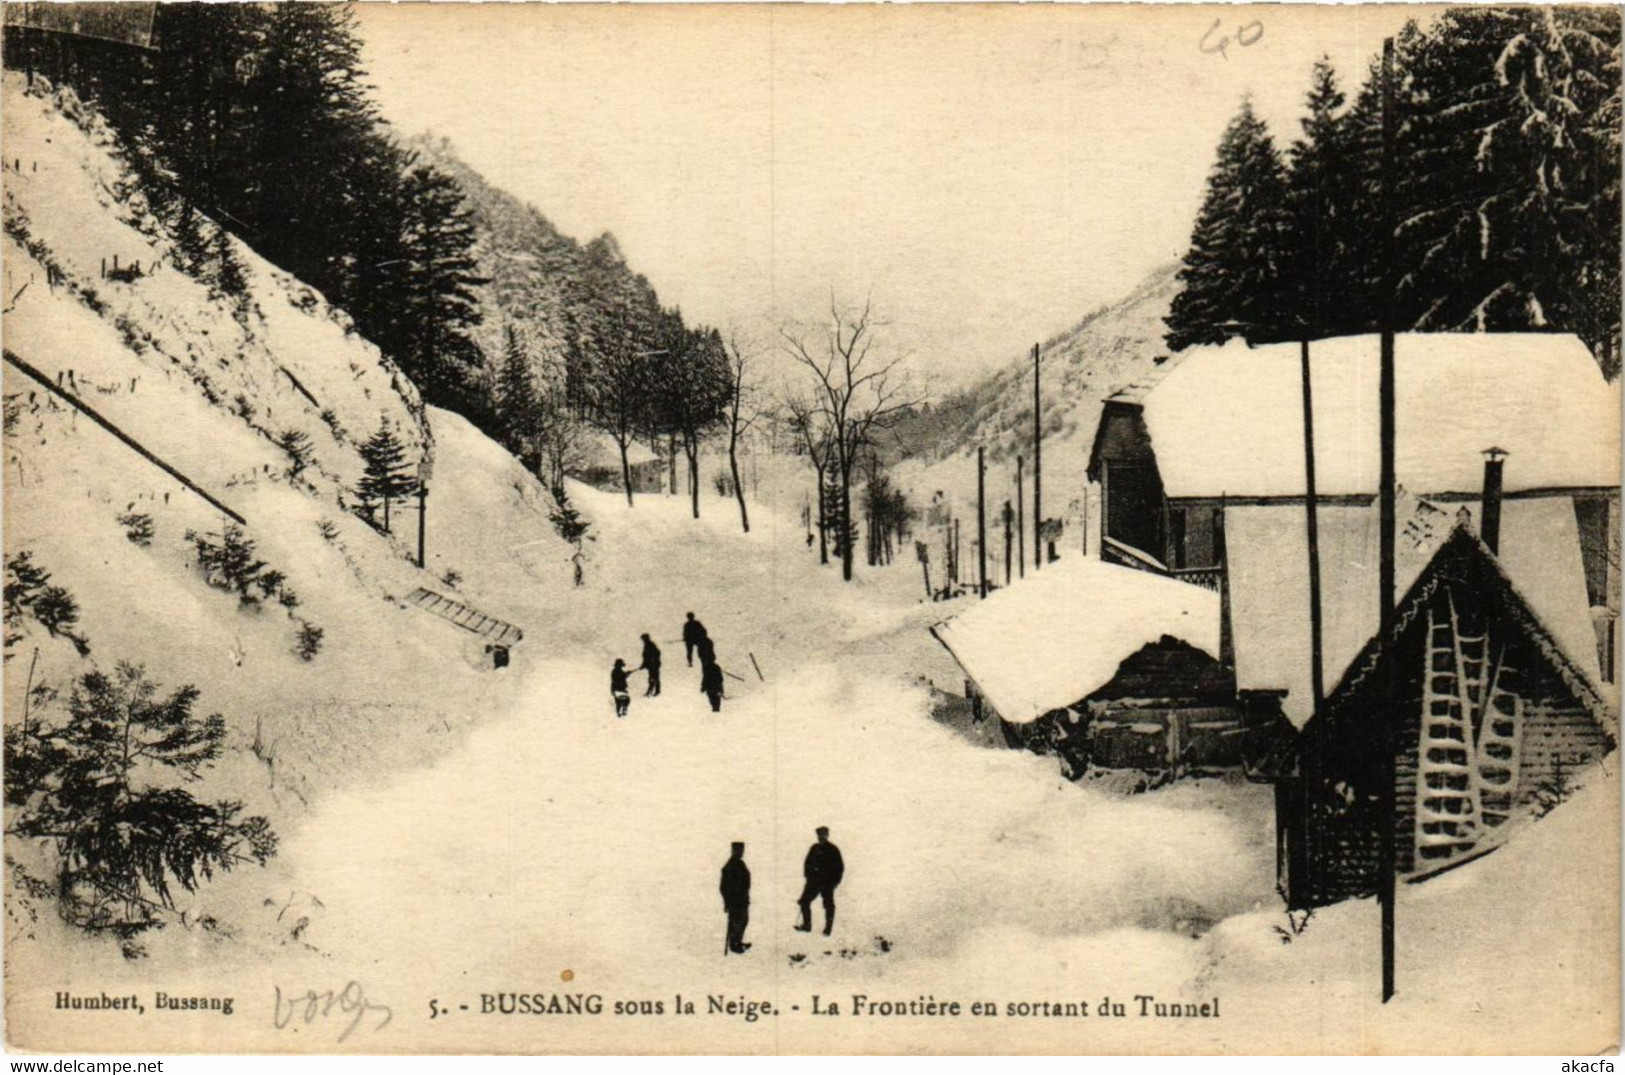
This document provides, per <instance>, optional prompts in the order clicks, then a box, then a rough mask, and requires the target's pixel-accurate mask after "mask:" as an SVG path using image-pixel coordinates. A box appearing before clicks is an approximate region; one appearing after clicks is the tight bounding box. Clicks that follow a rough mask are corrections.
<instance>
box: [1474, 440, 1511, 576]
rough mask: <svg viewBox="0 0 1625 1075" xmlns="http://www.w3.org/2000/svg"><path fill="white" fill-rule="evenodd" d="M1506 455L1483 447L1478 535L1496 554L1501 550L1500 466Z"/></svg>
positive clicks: (1503, 451)
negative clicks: (1482, 499) (1481, 493)
mask: <svg viewBox="0 0 1625 1075" xmlns="http://www.w3.org/2000/svg"><path fill="white" fill-rule="evenodd" d="M1506 457H1507V452H1506V451H1505V450H1504V449H1501V448H1486V449H1484V503H1483V506H1482V508H1481V509H1480V514H1479V520H1480V521H1479V524H1478V536H1479V538H1480V539H1482V540H1483V542H1484V544H1485V545H1487V546H1489V550H1490V551H1491V552H1493V553H1496V554H1499V553H1500V551H1501V467H1502V466H1503V464H1504V461H1505V460H1506Z"/></svg>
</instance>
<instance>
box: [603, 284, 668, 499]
mask: <svg viewBox="0 0 1625 1075" xmlns="http://www.w3.org/2000/svg"><path fill="white" fill-rule="evenodd" d="M602 321H603V325H602V331H601V335H600V337H599V339H598V340H597V341H595V342H596V344H597V348H596V349H597V354H596V356H595V358H596V361H595V362H594V363H593V364H592V366H591V368H590V370H589V372H588V382H587V398H588V420H589V421H591V422H592V424H593V425H595V426H597V427H598V428H599V429H601V430H603V431H604V432H605V433H607V434H609V437H610V439H611V440H613V441H614V442H615V447H616V448H618V449H620V454H621V485H622V486H623V487H624V488H625V490H626V506H627V507H631V506H632V466H631V462H630V460H629V459H628V457H627V452H628V449H629V448H630V447H631V445H632V441H633V439H634V438H635V437H636V436H637V434H638V432H639V431H640V430H641V429H642V428H643V425H644V423H645V421H646V418H647V413H648V400H649V373H650V363H649V358H650V356H651V355H653V354H655V353H656V352H655V351H654V350H651V349H650V348H649V347H648V346H647V345H648V343H649V342H650V339H649V336H650V334H649V330H648V327H647V326H646V325H645V324H644V323H643V322H642V320H641V319H640V318H639V316H638V314H637V312H636V311H634V310H633V309H632V305H631V303H630V302H626V301H621V302H617V303H614V304H612V305H610V306H609V308H608V309H607V310H605V311H604V314H603V317H602Z"/></svg>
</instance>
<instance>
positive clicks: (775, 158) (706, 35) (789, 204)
mask: <svg viewBox="0 0 1625 1075" xmlns="http://www.w3.org/2000/svg"><path fill="white" fill-rule="evenodd" d="M1433 10H1437V9H1429V8H1424V7H1419V6H1411V5H1390V6H1378V5H1369V6H1335V5H1305V6H1280V5H1259V6H1255V7H1197V6H1180V5H1168V6H1158V7H1148V6H1138V7H1127V6H1120V5H1111V4H1084V5H1056V6H1050V5H1034V4H1027V5H1020V6H1016V5H962V6H961V5H953V6H950V5H938V4H931V5H915V4H911V5H888V6H884V7H878V6H859V5H844V6H831V7H822V6H776V7H769V6H758V5H749V4H720V5H702V4H695V5H679V6H666V5H655V4H637V5H630V6H629V5H613V6H596V5H594V6H587V5H562V6H559V5H541V4H483V5H478V6H465V5H461V4H454V3H447V4H416V3H413V4H375V3H368V4H360V5H358V14H357V26H358V29H359V32H360V34H361V36H362V39H363V41H364V44H365V53H364V58H365V62H366V65H367V68H368V71H369V74H370V77H371V80H372V82H373V84H374V85H375V87H376V90H377V97H378V100H379V102H380V104H381V107H382V110H383V113H384V116H385V118H387V119H388V120H389V121H390V122H391V123H393V124H394V125H395V126H396V127H397V128H398V129H399V130H401V131H402V132H403V133H405V134H415V133H418V132H420V131H424V130H429V131H432V132H434V133H436V134H440V135H444V136H446V137H448V138H450V139H451V141H452V143H453V145H454V147H455V148H456V150H457V151H458V152H459V154H460V155H461V156H462V157H463V158H464V159H465V160H466V161H467V162H468V163H469V164H470V165H472V166H473V167H475V168H476V169H478V170H479V171H480V172H482V173H483V174H484V175H485V176H486V177H487V178H488V179H489V180H491V181H492V182H493V183H495V184H496V185H497V186H499V187H502V188H504V189H506V190H508V191H509V192H510V193H512V194H514V195H516V196H518V197H519V198H521V199H523V200H525V201H527V202H529V203H531V204H532V205H534V206H535V207H536V208H537V209H539V210H541V211H542V212H543V213H544V214H545V215H546V216H548V217H549V218H550V219H551V220H552V221H553V222H554V223H555V224H556V225H557V226H558V227H559V228H560V229H561V230H563V231H564V232H566V233H567V234H570V235H573V236H575V237H576V238H577V239H579V240H581V241H583V242H585V241H586V240H588V239H590V238H592V237H593V236H594V235H597V234H599V233H601V232H603V231H610V232H613V233H614V234H615V236H616V237H617V239H619V240H620V243H621V247H622V250H623V251H624V252H625V254H626V256H627V259H628V261H629V262H630V263H631V264H632V266H633V267H634V269H636V270H638V271H640V272H642V273H644V274H645V275H646V276H648V278H649V279H650V281H651V282H652V283H653V284H654V286H655V288H656V290H657V291H658V292H659V293H660V296H661V299H662V301H663V302H665V303H666V304H668V305H677V306H680V307H681V308H682V310H683V312H684V314H685V316H686V317H687V318H688V319H689V320H690V321H691V322H692V321H699V322H702V323H706V324H712V325H717V326H720V327H723V328H725V329H730V330H733V331H734V332H736V333H738V334H739V335H741V336H742V337H743V338H745V339H746V340H753V341H756V342H757V343H758V344H759V345H760V346H762V347H771V345H772V344H773V341H774V340H775V339H776V333H777V329H778V328H779V326H781V325H783V324H786V323H790V322H799V323H802V324H809V323H811V322H813V321H816V320H817V319H819V318H820V317H821V316H823V315H824V314H825V312H826V311H827V310H828V309H829V306H830V302H831V299H832V297H833V298H834V299H835V300H836V301H838V302H839V303H841V304H843V305H845V304H849V303H861V302H863V301H864V300H865V299H866V298H867V299H868V300H869V301H871V302H872V304H873V308H874V310H875V312H876V315H877V316H878V317H879V318H880V319H881V320H882V321H883V322H884V326H883V329H882V332H881V335H880V337H879V339H878V343H877V346H880V347H882V348H886V349H890V350H891V351H893V352H894V353H908V354H909V355H910V356H911V357H910V359H909V361H910V362H911V363H912V364H913V366H914V367H915V369H916V370H917V372H918V373H919V374H920V375H922V376H923V377H925V378H926V380H927V381H928V382H929V383H928V386H929V387H930V388H932V389H933V390H935V389H940V388H943V387H946V386H949V385H957V384H963V383H965V382H967V381H968V380H970V379H971V378H973V377H976V376H979V375H981V374H983V373H985V372H987V371H989V370H991V369H992V368H995V367H997V366H1001V365H1003V364H1005V363H1007V362H1009V361H1011V360H1012V359H1014V358H1016V357H1017V356H1018V355H1020V354H1021V353H1022V352H1023V351H1024V350H1025V349H1026V348H1028V347H1030V346H1031V344H1032V343H1033V342H1036V341H1038V340H1042V339H1046V338H1048V337H1049V336H1051V335H1052V334H1054V333H1055V332H1058V331H1060V330H1062V329H1065V328H1067V327H1068V326H1070V325H1071V324H1073V323H1075V322H1076V321H1077V320H1078V319H1080V318H1081V317H1082V316H1083V315H1084V314H1086V313H1088V312H1089V311H1090V310H1091V309H1092V308H1094V307H1095V306H1097V305H1099V304H1101V303H1103V302H1109V301H1112V300H1114V299H1116V298H1118V297H1120V296H1122V295H1124V294H1125V293H1127V292H1128V291H1129V290H1130V289H1132V288H1133V287H1134V286H1135V285H1136V284H1137V283H1139V282H1140V281H1141V280H1142V279H1144V278H1145V277H1146V275H1147V274H1149V273H1150V272H1152V271H1153V270H1155V269H1157V268H1158V267H1159V266H1163V265H1167V264H1170V263H1172V262H1174V261H1176V260H1177V259H1178V258H1179V257H1180V256H1181V255H1182V254H1183V252H1184V250H1185V248H1186V245H1187V243H1188V241H1189V238H1190V231H1191V225H1192V223H1193V221H1194V219H1195V216H1196V212H1197V209H1198V207H1199V205H1200V202H1201V198H1202V193H1203V188H1204V184H1205V179H1206V176H1207V173H1208V171H1209V169H1210V168H1211V166H1212V162H1213V155H1214V149H1215V147H1216V144H1217V141H1218V138H1219V135H1220V133H1221V132H1222V131H1223V129H1224V126H1225V124H1226V123H1227V122H1228V121H1229V120H1230V118H1231V117H1232V116H1233V115H1234V114H1235V111H1236V109H1237V108H1238V106H1239V104H1240V102H1241V100H1242V98H1243V97H1244V96H1249V95H1250V96H1251V98H1252V100H1253V103H1254V107H1255V108H1256V109H1257V110H1258V111H1259V113H1260V114H1261V115H1262V116H1263V117H1264V119H1265V120H1266V121H1267V122H1268V123H1269V125H1270V128H1271V130H1272V132H1273V133H1274V135H1275V137H1276V140H1277V142H1278V143H1279V144H1282V145H1285V144H1286V143H1288V142H1290V140H1291V139H1292V138H1293V137H1294V136H1296V135H1297V133H1298V130H1299V128H1298V118H1299V116H1300V115H1301V104H1302V100H1303V96H1304V93H1305V91H1306V90H1307V87H1308V78H1309V72H1310V68H1311V65H1312V64H1313V63H1314V61H1315V60H1316V59H1317V58H1318V57H1320V56H1322V55H1326V56H1329V57H1330V58H1331V60H1332V62H1333V64H1334V66H1335V67H1336V69H1337V70H1338V71H1339V73H1340V74H1341V75H1342V77H1343V80H1344V84H1345V88H1346V89H1347V90H1349V91H1350V94H1351V96H1352V91H1353V90H1354V88H1355V87H1356V86H1357V84H1358V82H1359V81H1360V80H1361V79H1362V78H1363V76H1364V73H1365V71H1366V69H1367V67H1368V65H1369V63H1370V62H1371V59H1372V57H1374V56H1376V55H1377V54H1378V53H1379V52H1380V49H1381V44H1382V38H1383V37H1384V36H1385V35H1387V34H1391V33H1394V32H1396V31H1397V30H1398V29H1399V28H1400V27H1401V26H1402V25H1403V23H1404V22H1405V20H1406V19H1407V18H1411V17H1416V18H1419V19H1426V18H1427V17H1428V15H1429V13H1430V12H1431V11H1433Z"/></svg>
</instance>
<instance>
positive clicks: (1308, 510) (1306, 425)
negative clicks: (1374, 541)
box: [1299, 339, 1326, 713]
mask: <svg viewBox="0 0 1625 1075" xmlns="http://www.w3.org/2000/svg"><path fill="white" fill-rule="evenodd" d="M1299 365H1300V366H1301V367H1302V370H1303V472H1304V523H1305V525H1306V526H1307V527H1308V543H1309V683H1310V690H1311V698H1312V700H1313V702H1314V709H1313V710H1312V712H1315V713H1319V712H1320V710H1321V708H1322V707H1323V706H1324V705H1325V702H1326V678H1325V674H1326V673H1325V666H1324V661H1323V659H1322V641H1321V623H1322V620H1321V609H1320V519H1319V507H1318V505H1317V503H1316V498H1315V403H1314V390H1313V388H1312V387H1311V385H1310V381H1309V341H1308V340H1307V339H1305V340H1303V341H1301V343H1300V350H1299Z"/></svg>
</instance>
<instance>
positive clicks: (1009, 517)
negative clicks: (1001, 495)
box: [1004, 500, 1015, 586]
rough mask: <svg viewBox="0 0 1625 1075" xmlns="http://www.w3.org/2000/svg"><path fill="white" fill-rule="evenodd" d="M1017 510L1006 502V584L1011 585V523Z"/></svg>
mask: <svg viewBox="0 0 1625 1075" xmlns="http://www.w3.org/2000/svg"><path fill="white" fill-rule="evenodd" d="M1014 515H1015V512H1014V511H1013V510H1012V509H1011V507H1010V501H1008V500H1006V501H1005V502H1004V584H1005V585H1006V586H1008V585H1010V523H1011V521H1012V518H1013V516H1014Z"/></svg>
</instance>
